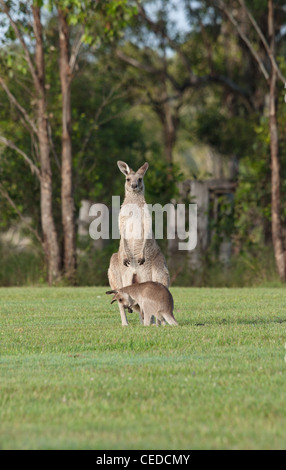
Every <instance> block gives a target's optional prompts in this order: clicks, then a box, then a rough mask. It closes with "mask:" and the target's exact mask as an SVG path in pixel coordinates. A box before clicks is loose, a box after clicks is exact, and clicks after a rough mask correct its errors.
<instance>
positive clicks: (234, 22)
mask: <svg viewBox="0 0 286 470" xmlns="http://www.w3.org/2000/svg"><path fill="white" fill-rule="evenodd" d="M217 5H218V7H219V8H220V9H221V10H222V11H223V12H224V13H225V14H226V16H227V17H228V19H229V21H230V22H231V23H232V24H233V26H234V27H235V29H236V31H237V32H238V34H239V36H240V37H241V39H242V40H243V41H244V42H245V44H246V45H247V47H248V49H249V50H250V52H251V54H252V55H253V57H254V59H255V60H256V62H257V63H258V65H259V68H260V70H261V72H262V74H263V76H264V78H265V79H266V80H267V81H268V80H269V73H268V72H267V70H266V68H265V67H264V64H263V62H262V60H261V59H260V57H259V55H258V54H257V52H256V51H255V49H254V47H253V45H252V44H251V42H250V41H249V39H248V37H247V36H246V35H245V34H244V32H243V31H242V30H241V28H240V27H239V24H238V22H237V21H236V19H235V18H234V16H233V14H232V13H231V12H230V11H229V10H228V8H227V6H226V5H225V3H224V2H223V1H222V0H217Z"/></svg>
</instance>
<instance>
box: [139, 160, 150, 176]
mask: <svg viewBox="0 0 286 470" xmlns="http://www.w3.org/2000/svg"><path fill="white" fill-rule="evenodd" d="M148 168H149V163H147V162H145V163H144V165H142V166H141V167H140V168H139V170H138V171H137V173H140V175H142V176H144V175H145V173H146V171H147V170H148Z"/></svg>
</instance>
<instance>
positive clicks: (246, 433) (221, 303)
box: [0, 287, 286, 450]
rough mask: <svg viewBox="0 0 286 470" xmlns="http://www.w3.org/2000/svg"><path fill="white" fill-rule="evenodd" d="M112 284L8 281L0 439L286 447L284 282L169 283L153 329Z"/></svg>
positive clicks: (0, 311) (0, 313)
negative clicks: (163, 320) (167, 300)
mask: <svg viewBox="0 0 286 470" xmlns="http://www.w3.org/2000/svg"><path fill="white" fill-rule="evenodd" d="M105 290H106V289H105V288H100V287H97V288H74V289H73V288H7V289H5V288H2V289H0V319H1V320H0V327H1V328H0V351H1V356H0V406H1V408H0V448H1V449H105V450H111V449H143V450H147V449H167V450H171V449H173V450H174V449H176V450H180V449H190V450H191V449H285V448H286V384H285V372H286V363H285V360H284V356H285V354H286V349H285V342H286V289H278V288H277V289H267V288H257V289H196V288H194V289H192V288H173V289H171V291H172V293H173V296H174V301H175V317H176V318H177V320H178V322H179V324H180V325H179V326H178V327H177V328H176V327H170V326H164V327H160V328H158V327H156V326H151V327H144V326H142V325H140V323H139V318H138V316H137V315H136V314H128V319H129V323H130V324H129V327H127V328H122V327H121V322H120V316H119V312H118V307H117V305H116V304H113V305H110V297H107V296H106V295H105Z"/></svg>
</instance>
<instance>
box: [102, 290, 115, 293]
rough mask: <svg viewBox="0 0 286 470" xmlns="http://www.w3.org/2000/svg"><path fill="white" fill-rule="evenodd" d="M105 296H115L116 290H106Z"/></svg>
mask: <svg viewBox="0 0 286 470" xmlns="http://www.w3.org/2000/svg"><path fill="white" fill-rule="evenodd" d="M105 293H106V294H117V290H108V291H107V292H105Z"/></svg>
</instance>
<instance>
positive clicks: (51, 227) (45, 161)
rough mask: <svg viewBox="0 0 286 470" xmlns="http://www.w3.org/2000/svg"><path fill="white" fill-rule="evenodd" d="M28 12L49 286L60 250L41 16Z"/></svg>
mask: <svg viewBox="0 0 286 470" xmlns="http://www.w3.org/2000/svg"><path fill="white" fill-rule="evenodd" d="M32 11H33V17H34V32H35V37H36V51H35V61H36V74H37V80H36V81H35V87H36V91H37V118H38V139H39V150H40V152H39V153H40V166H41V174H40V193H41V224H42V232H43V244H44V251H45V257H46V263H47V268H48V281H49V284H53V283H54V282H57V281H58V280H59V279H60V277H61V272H60V248H59V242H58V235H57V231H56V226H55V222H54V218H53V208H52V200H53V194H52V171H51V162H50V148H49V134H48V121H47V106H46V95H45V62H44V50H43V31H42V23H41V14H40V8H39V7H36V6H33V7H32Z"/></svg>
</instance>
